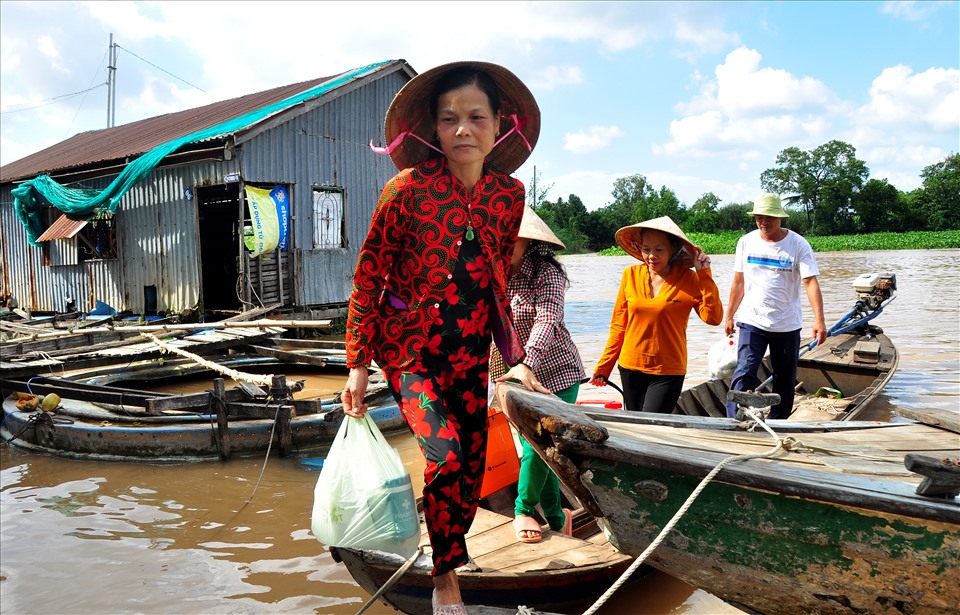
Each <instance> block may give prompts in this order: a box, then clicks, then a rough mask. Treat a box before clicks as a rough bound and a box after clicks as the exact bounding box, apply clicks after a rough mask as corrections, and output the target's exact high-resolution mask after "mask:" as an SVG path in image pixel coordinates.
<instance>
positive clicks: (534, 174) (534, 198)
mask: <svg viewBox="0 0 960 615" xmlns="http://www.w3.org/2000/svg"><path fill="white" fill-rule="evenodd" d="M536 204H537V165H533V205H534V206H536Z"/></svg>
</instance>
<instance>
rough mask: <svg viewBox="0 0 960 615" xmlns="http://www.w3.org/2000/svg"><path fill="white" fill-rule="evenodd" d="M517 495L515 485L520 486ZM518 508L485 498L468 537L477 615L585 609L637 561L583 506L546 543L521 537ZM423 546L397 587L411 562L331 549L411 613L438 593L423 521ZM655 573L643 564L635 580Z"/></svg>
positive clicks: (426, 613)
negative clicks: (566, 528) (569, 531)
mask: <svg viewBox="0 0 960 615" xmlns="http://www.w3.org/2000/svg"><path fill="white" fill-rule="evenodd" d="M513 495H514V496H515V495H516V486H515V484H514V486H513ZM509 501H510V503H511V510H510V511H509V512H508V511H506V510H502V509H501V510H502V512H494V510H492V509H491V508H490V507H489V506H490V505H489V503H488V502H487V501H484V502H483V503H482V505H481V507H480V508H479V510H478V512H477V517H476V519H475V521H474V523H473V526H472V527H471V529H470V532H469V533H468V534H467V548H468V550H469V552H470V555H471V557H473V559H474V561H475V562H476V564H477V566H479V567H480V571H478V572H464V571H461V572H458V573H457V578H458V580H459V582H460V592H461V595H462V596H463V600H464V603H465V604H466V605H467V609H468V610H469V612H470V613H474V612H475V611H476V612H481V609H483V608H487V609H512V610H510V611H509V612H510V613H516V612H517V607H518V606H524V607H527V608H528V609H534V610H537V611H552V610H558V611H562V612H570V609H571V608H576V609H577V610H580V611H582V610H585V609H586V608H587V607H589V606H590V605H591V603H592V602H593V601H594V600H595V599H596V598H598V597H600V596H601V595H602V594H603V593H604V592H606V591H607V590H608V589H609V588H610V586H611V585H613V584H614V582H616V581H617V579H618V578H619V577H620V576H621V575H622V574H623V573H624V572H625V571H627V569H628V568H629V567H630V564H631V563H633V558H632V557H629V556H627V555H624V554H622V553H620V552H618V551H617V550H616V549H615V548H614V547H613V546H612V545H611V544H610V542H609V541H608V540H607V539H606V538H605V537H604V535H603V534H602V533H601V532H600V531H599V529H598V527H597V525H596V523H595V522H592V519H589V515H586V514H585V513H584V512H583V511H582V509H581V510H579V511H578V513H579V514H575V517H574V533H573V536H572V537H571V536H566V535H564V534H561V533H558V532H552V531H545V532H544V533H543V539H542V540H541V541H540V542H539V543H535V544H526V543H521V542H519V541H518V540H517V538H516V534H515V531H514V528H513V512H512V502H513V499H512V498H509ZM421 529H422V533H423V535H422V538H421V543H420V544H421V545H427V547H426V549H425V553H422V554H421V555H420V557H419V558H418V559H417V560H416V561H415V562H414V564H413V565H412V566H411V567H410V568H409V569H408V570H407V571H405V572H404V573H403V574H402V576H401V577H399V579H397V580H396V581H395V582H394V583H392V584H390V583H389V582H390V579H391V577H393V575H394V574H395V573H397V571H398V570H400V568H401V567H402V566H403V564H404V559H403V558H402V557H400V556H399V555H395V554H393V553H388V552H385V551H374V550H360V549H346V548H341V547H330V553H331V555H332V556H333V558H334V560H335V561H337V562H341V563H343V564H344V566H345V567H346V568H347V570H348V571H349V572H350V574H351V575H352V576H353V578H354V580H355V581H356V582H357V584H358V585H360V587H361V588H363V589H364V590H366V591H367V592H368V593H370V594H371V595H375V594H376V593H377V592H378V591H381V590H382V589H383V588H384V587H385V586H387V585H389V587H388V588H387V589H386V591H385V592H384V593H383V594H382V596H380V601H381V602H382V603H383V604H386V605H388V606H391V607H393V608H395V609H397V610H399V611H400V612H402V613H406V614H408V615H430V614H431V613H432V608H431V602H430V601H431V596H432V594H433V577H432V576H431V574H430V573H431V570H432V569H433V562H432V560H431V558H430V556H429V552H430V549H429V539H428V538H427V535H426V526H424V525H423V524H421ZM647 572H649V568H643V569H641V570H640V571H638V572H637V573H635V576H634V577H631V580H634V579H635V578H639V577H640V576H642V575H643V574H646V573H647Z"/></svg>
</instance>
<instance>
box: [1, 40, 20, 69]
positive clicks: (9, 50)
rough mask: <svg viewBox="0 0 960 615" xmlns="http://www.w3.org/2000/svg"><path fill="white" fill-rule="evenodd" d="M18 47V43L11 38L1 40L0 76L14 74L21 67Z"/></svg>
mask: <svg viewBox="0 0 960 615" xmlns="http://www.w3.org/2000/svg"><path fill="white" fill-rule="evenodd" d="M17 46H18V45H17V43H16V41H14V40H12V39H10V38H7V37H3V38H0V74H7V73H13V72H14V71H15V70H16V69H17V68H18V67H19V66H20V54H19V53H17V49H16V48H17Z"/></svg>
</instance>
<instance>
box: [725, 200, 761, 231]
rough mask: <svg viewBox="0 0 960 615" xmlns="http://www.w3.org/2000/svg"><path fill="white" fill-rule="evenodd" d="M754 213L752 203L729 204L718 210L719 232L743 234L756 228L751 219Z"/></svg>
mask: <svg viewBox="0 0 960 615" xmlns="http://www.w3.org/2000/svg"><path fill="white" fill-rule="evenodd" d="M751 211H753V204H752V203H728V204H726V205H724V206H723V207H721V208H719V209H718V210H717V217H716V219H717V230H718V231H740V232H741V233H743V232H746V231H750V230H753V229H755V228H756V226H755V225H754V224H753V220H752V219H751V218H750V212H751Z"/></svg>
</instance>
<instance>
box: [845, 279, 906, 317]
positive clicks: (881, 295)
mask: <svg viewBox="0 0 960 615" xmlns="http://www.w3.org/2000/svg"><path fill="white" fill-rule="evenodd" d="M853 290H855V291H856V292H857V297H858V298H859V299H860V301H862V302H863V304H864V305H865V306H866V307H868V308H870V309H871V310H875V309H877V308H878V307H880V306H881V305H882V304H883V303H884V302H885V301H887V300H888V299H890V298H891V297H893V295H894V294H896V292H897V276H896V275H895V274H893V273H864V274H862V275H860V276H857V277H856V278H854V279H853Z"/></svg>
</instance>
